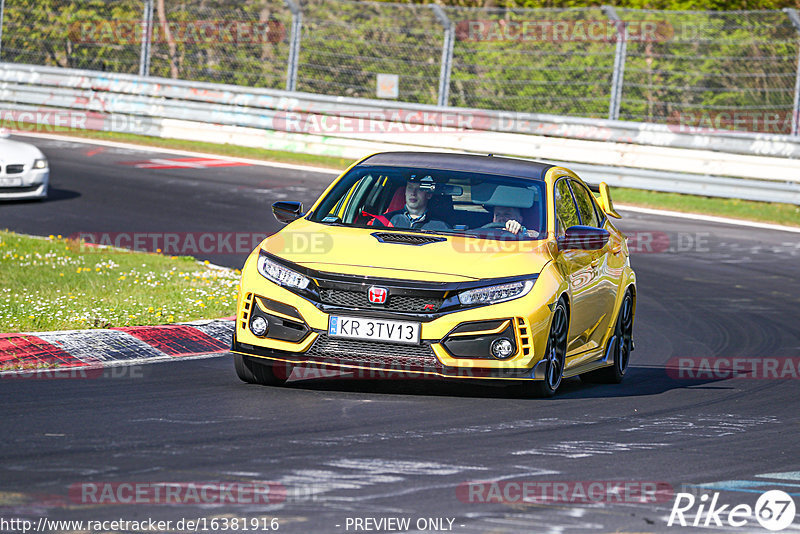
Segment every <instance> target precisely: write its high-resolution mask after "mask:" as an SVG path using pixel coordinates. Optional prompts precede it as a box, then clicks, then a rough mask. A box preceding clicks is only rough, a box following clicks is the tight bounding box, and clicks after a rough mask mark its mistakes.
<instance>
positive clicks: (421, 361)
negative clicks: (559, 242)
mask: <svg viewBox="0 0 800 534" xmlns="http://www.w3.org/2000/svg"><path fill="white" fill-rule="evenodd" d="M259 276H260V275H259ZM258 285H259V286H260V287H258V288H257V290H258V291H259V294H256V293H253V292H249V291H247V288H248V287H249V284H248V283H247V282H246V281H245V279H243V286H242V287H243V288H245V289H243V290H242V293H241V296H240V300H239V306H238V308H237V320H236V329H235V333H234V338H233V346H232V351H233V352H235V353H239V354H244V355H248V356H252V357H256V358H260V359H263V360H265V363H269V364H271V365H273V367H278V368H281V367H282V368H283V369H284V370H285V371H286V373H289V372H290V371H291V369H292V368H293V367H295V366H302V367H313V368H318V369H321V370H337V371H339V372H345V373H352V374H355V375H357V376H361V377H364V378H461V379H471V378H477V379H495V380H537V379H542V378H543V376H544V369H543V366H542V365H540V364H541V359H542V356H543V354H544V351H545V347H546V342H547V340H546V337H547V332H548V331H549V320H550V309H549V307H548V306H546V305H545V306H538V307H536V306H533V305H532V303H533V302H535V301H536V299H537V298H540V297H538V296H537V295H534V294H533V293H534V292H535V289H534V291H532V292H531V293H532V294H529V295H527V296H525V297H522V298H519V299H517V300H513V301H509V302H505V303H501V304H495V305H488V306H481V307H475V308H471V309H466V310H462V311H454V312H449V313H431V314H428V315H421V314H415V313H388V312H387V311H386V310H374V309H363V308H344V307H334V306H325V305H321V304H320V303H318V302H312V301H310V300H308V299H305V298H303V297H301V296H299V295H296V294H294V293H292V292H290V291H287V290H286V289H284V288H282V287H279V286H275V285H273V284H271V283H267V282H261V283H259V284H258ZM266 294H268V296H267V295H266ZM525 310H526V311H527V313H522V312H523V311H525ZM331 315H337V316H351V317H367V318H375V319H381V318H382V319H394V320H399V321H417V322H419V323H420V338H421V340H420V343H418V344H403V343H391V342H384V341H372V340H363V339H350V338H341V337H332V336H329V335H328V320H329V317H330V316H331ZM256 317H261V318H262V319H264V321H266V323H267V325H268V326H267V333H266V334H265V335H263V336H256V335H255V334H254V333H253V332H252V329H251V326H250V325H251V321H253V320H254V319H255V318H256ZM499 337H504V338H506V339H510V340H511V341H512V344H513V346H514V353H513V354H512V356H510V357H509V358H507V359H504V360H500V359H497V358H494V357H492V355H491V354H490V353H489V347H490V346H491V342H492V341H493V340H494V339H497V338H499ZM278 374H280V373H278ZM287 376H288V374H287Z"/></svg>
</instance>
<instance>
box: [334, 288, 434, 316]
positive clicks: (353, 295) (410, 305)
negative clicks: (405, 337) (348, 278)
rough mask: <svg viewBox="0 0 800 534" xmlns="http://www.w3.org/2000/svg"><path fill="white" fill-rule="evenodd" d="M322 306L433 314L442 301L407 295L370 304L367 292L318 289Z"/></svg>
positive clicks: (392, 296)
mask: <svg viewBox="0 0 800 534" xmlns="http://www.w3.org/2000/svg"><path fill="white" fill-rule="evenodd" d="M319 296H320V300H322V303H323V304H330V305H332V306H341V307H343V308H372V309H377V310H389V311H397V312H409V313H433V312H435V311H438V310H439V307H441V305H442V302H444V299H437V298H433V297H415V296H408V295H389V299H388V300H387V302H386V304H372V303H371V302H370V301H369V299H368V298H367V290H364V291H345V290H342V289H320V290H319Z"/></svg>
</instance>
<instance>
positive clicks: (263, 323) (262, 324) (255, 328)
mask: <svg viewBox="0 0 800 534" xmlns="http://www.w3.org/2000/svg"><path fill="white" fill-rule="evenodd" d="M268 326H269V325H268V324H267V320H266V319H264V318H263V317H256V318H255V319H253V320H252V321H250V330H251V331H252V332H253V333H254V334H255V335H257V336H259V337H261V336H263V335H264V334H266V333H267V327H268Z"/></svg>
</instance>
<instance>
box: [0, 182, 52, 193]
mask: <svg viewBox="0 0 800 534" xmlns="http://www.w3.org/2000/svg"><path fill="white" fill-rule="evenodd" d="M41 186H42V185H41V184H38V185H24V186H15V187H3V186H2V185H0V193H33V192H34V191H36V190H37V189H39V188H40V187H41Z"/></svg>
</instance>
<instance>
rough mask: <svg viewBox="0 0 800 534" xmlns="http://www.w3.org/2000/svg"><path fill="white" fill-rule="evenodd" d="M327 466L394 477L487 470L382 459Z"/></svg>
mask: <svg viewBox="0 0 800 534" xmlns="http://www.w3.org/2000/svg"><path fill="white" fill-rule="evenodd" d="M327 465H329V466H331V467H338V468H340V469H354V470H358V471H368V472H369V473H371V474H378V473H391V474H393V475H455V474H457V473H460V472H462V471H467V470H476V469H477V470H486V467H475V466H461V465H450V464H441V463H438V462H414V461H404V460H384V459H380V458H343V459H340V460H333V461H331V462H328V463H327Z"/></svg>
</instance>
